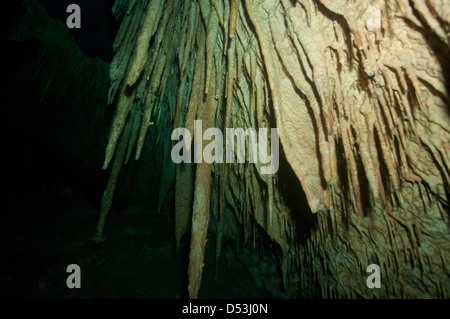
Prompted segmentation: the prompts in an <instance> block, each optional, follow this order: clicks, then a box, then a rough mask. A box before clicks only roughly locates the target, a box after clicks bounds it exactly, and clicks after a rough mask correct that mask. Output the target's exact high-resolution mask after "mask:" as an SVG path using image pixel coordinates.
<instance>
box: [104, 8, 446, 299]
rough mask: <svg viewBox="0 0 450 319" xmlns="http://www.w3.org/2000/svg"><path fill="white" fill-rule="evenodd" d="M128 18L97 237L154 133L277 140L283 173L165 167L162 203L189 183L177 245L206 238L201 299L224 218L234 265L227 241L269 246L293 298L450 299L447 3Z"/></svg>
mask: <svg viewBox="0 0 450 319" xmlns="http://www.w3.org/2000/svg"><path fill="white" fill-rule="evenodd" d="M113 9H114V14H115V15H116V16H117V17H121V16H123V20H122V23H121V27H120V30H119V32H118V34H117V37H116V41H115V43H114V50H115V56H114V58H113V61H112V63H111V66H110V80H111V83H110V90H109V103H111V104H113V105H114V107H115V108H116V114H115V117H114V121H113V125H112V129H111V134H110V139H109V142H108V144H107V147H106V158H105V163H104V168H105V169H106V168H107V167H108V166H109V165H110V164H111V163H112V171H111V177H110V180H109V183H108V186H107V188H106V191H105V194H104V197H103V200H102V211H101V218H100V221H99V225H98V232H97V238H98V239H99V240H101V239H102V237H103V230H104V221H105V219H106V216H107V213H108V211H109V209H110V207H111V203H112V198H113V194H114V188H115V184H116V182H117V176H118V172H119V171H120V169H121V167H122V164H123V162H126V161H128V160H129V158H130V156H131V153H132V152H134V154H135V155H134V157H135V158H136V159H138V158H139V157H140V152H141V149H142V146H143V145H144V143H145V138H146V133H147V130H148V128H149V126H150V125H155V126H156V127H157V128H160V129H159V131H158V143H161V145H166V144H170V143H171V139H170V134H171V130H172V128H176V127H186V128H187V129H189V130H190V132H193V131H194V120H202V121H203V129H206V128H208V127H216V128H220V129H221V130H225V128H227V127H236V128H237V127H239V128H243V129H247V128H256V129H258V128H273V127H277V128H278V130H279V136H280V142H281V147H280V148H281V152H280V157H281V158H280V170H279V172H277V173H276V174H273V175H263V174H260V173H259V171H260V170H259V168H260V167H259V166H260V164H258V163H256V164H253V163H249V162H246V163H244V164H231V163H228V164H226V163H223V164H220V163H213V164H208V163H206V162H202V163H198V164H179V166H177V168H176V174H173V173H171V172H172V171H173V169H172V168H171V167H170V166H171V165H173V163H171V159H170V152H165V155H164V158H163V159H161V160H163V161H165V162H164V163H165V164H164V170H163V172H162V174H164V178H162V181H163V183H162V185H161V188H160V192H161V193H160V194H159V198H160V201H161V202H162V201H164V198H165V196H166V193H167V192H169V189H170V185H171V184H172V183H173V181H174V178H175V183H176V186H175V189H176V196H175V216H176V222H175V230H174V234H176V239H177V241H178V242H179V240H180V239H181V237H182V236H183V234H184V233H186V232H187V231H188V230H189V229H190V238H191V239H190V240H191V252H190V263H189V269H188V275H189V293H190V296H191V297H192V298H195V297H196V296H197V293H198V290H199V289H200V284H201V276H202V268H203V266H204V265H203V258H204V249H205V244H206V233H207V231H208V226H209V225H210V224H211V222H212V221H214V225H216V226H215V230H214V231H215V233H216V238H217V241H216V242H217V247H216V251H217V255H218V256H219V255H220V252H221V245H222V243H223V242H224V240H225V239H227V238H228V239H229V238H232V239H233V240H235V241H239V242H240V243H242V245H246V246H248V247H253V248H255V249H256V248H257V247H260V246H262V245H263V244H262V243H263V242H264V240H263V239H264V238H266V237H267V236H269V238H270V240H269V241H270V243H271V246H270V247H272V248H271V249H272V251H274V252H275V253H274V254H275V255H276V256H277V258H278V261H279V269H280V272H281V274H282V278H283V280H282V282H283V285H284V289H285V291H298V296H299V297H322V298H357V297H364V298H373V297H383V298H386V297H396V298H402V297H403V298H429V297H431V298H435V297H437V298H448V294H449V292H450V280H449V275H450V268H449V267H450V260H449V259H450V232H449V194H450V186H449V182H450V170H449V169H450V166H449V165H450V158H449V154H450V104H449V96H448V83H449V82H448V81H449V80H448V60H447V55H448V54H449V45H450V38H449V36H448V34H449V32H450V25H449V23H450V11H449V10H450V9H449V8H448V6H446V4H445V2H444V1H438V0H409V1H407V0H389V1H379V0H362V1H350V0H340V1H332V0H297V1H289V0H276V1H275V0H230V1H228V0H186V1H185V0H167V1H163V0H117V1H116V3H115V6H114V8H113ZM247 151H248V150H247ZM141 160H142V159H141ZM193 165H195V166H196V167H195V171H194V167H193ZM174 176H175V177H174ZM302 198H304V199H305V203H307V205H305V204H302V200H303V199H302ZM159 205H161V203H159ZM189 221H190V222H189ZM211 228H212V227H211ZM236 234H237V236H236ZM265 248H268V247H267V245H266V246H265ZM268 249H270V248H268ZM370 264H378V265H379V266H380V267H381V273H382V287H381V288H380V289H369V288H368V287H367V286H366V284H365V279H366V277H367V273H366V268H367V266H368V265H370ZM205 267H212V265H205Z"/></svg>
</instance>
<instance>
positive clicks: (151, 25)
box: [127, 0, 164, 86]
mask: <svg viewBox="0 0 450 319" xmlns="http://www.w3.org/2000/svg"><path fill="white" fill-rule="evenodd" d="M163 4H164V1H162V0H152V1H151V2H150V4H149V5H148V8H147V13H146V16H145V19H144V23H143V24H142V27H141V31H140V34H139V37H138V39H137V43H136V48H135V49H134V54H133V57H132V58H131V62H130V64H131V66H130V70H129V72H128V76H127V85H129V86H132V85H133V84H134V83H136V81H137V79H138V77H139V75H140V74H141V72H142V70H143V69H144V66H145V63H146V62H147V56H148V46H149V43H150V39H151V37H153V35H154V34H155V32H156V30H157V25H158V22H159V19H160V17H161V13H162V12H163V10H162V5H163Z"/></svg>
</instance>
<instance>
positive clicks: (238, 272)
mask: <svg viewBox="0 0 450 319" xmlns="http://www.w3.org/2000/svg"><path fill="white" fill-rule="evenodd" d="M6 202H7V207H6V210H5V209H2V211H3V212H2V214H1V217H0V218H1V226H0V227H1V233H0V249H1V251H2V253H1V255H0V269H1V272H0V287H1V289H0V297H1V298H27V299H29V298H30V299H110V298H126V299H138V298H171V299H172V298H187V297H188V294H187V288H186V287H187V262H188V253H189V252H188V242H186V241H185V242H183V243H182V244H181V245H180V249H179V251H178V254H177V255H176V256H175V247H174V246H175V245H174V242H173V239H172V226H171V223H170V222H168V219H167V218H165V217H164V216H159V217H158V216H157V215H156V213H154V212H152V211H148V210H147V211H146V210H145V209H143V208H139V207H129V208H127V209H124V210H114V209H113V210H112V211H111V212H110V215H109V218H108V222H107V225H106V229H105V236H106V241H105V242H104V243H103V245H102V247H98V246H97V247H95V246H93V245H92V244H91V241H90V238H91V237H92V236H93V234H94V231H95V226H96V222H97V218H98V214H99V207H96V206H92V205H89V204H88V202H87V201H86V200H84V199H83V196H79V195H78V194H74V193H73V192H72V191H71V190H70V189H64V188H62V189H58V190H56V191H55V190H50V191H49V190H43V191H41V192H40V193H39V195H38V196H34V198H26V197H25V198H22V199H21V200H17V199H13V198H9V200H6ZM214 249H215V248H214V241H213V240H209V241H208V244H207V246H206V254H205V255H206V256H205V267H204V269H203V270H204V272H203V280H202V285H201V287H200V291H199V295H198V297H199V298H218V299H219V298H227V299H228V298H236V299H239V298H271V295H270V294H269V293H268V292H267V291H266V290H265V289H264V288H261V287H258V286H257V285H256V284H255V282H254V281H253V279H252V278H251V276H250V274H249V272H248V271H247V270H246V269H245V267H244V265H243V264H241V263H239V262H233V263H227V262H222V260H221V262H220V263H219V271H218V275H217V278H215V257H214ZM222 255H223V254H222ZM70 264H78V265H79V266H80V268H81V288H80V289H69V288H67V286H66V279H67V277H68V276H69V275H70V274H69V273H67V272H66V268H67V266H68V265H70Z"/></svg>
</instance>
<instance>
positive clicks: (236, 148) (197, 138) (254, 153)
mask: <svg viewBox="0 0 450 319" xmlns="http://www.w3.org/2000/svg"><path fill="white" fill-rule="evenodd" d="M202 132H203V129H202V121H201V120H196V121H194V141H193V142H194V143H193V144H194V148H193V152H194V153H193V155H194V163H202V161H204V162H206V163H209V164H212V163H213V162H215V163H224V162H226V163H234V162H235V159H236V160H237V161H236V162H237V163H245V160H246V149H247V147H246V141H247V140H248V161H249V162H250V163H258V164H260V165H257V167H258V168H259V169H260V173H261V174H275V173H276V172H278V167H279V163H280V161H279V145H280V141H279V136H278V129H277V128H272V129H270V154H268V137H267V135H268V129H267V128H260V129H259V130H258V133H257V131H256V129H255V128H248V129H246V130H244V129H242V128H227V129H226V132H225V141H226V142H225V143H226V144H225V145H226V146H225V154H223V149H224V144H223V142H224V137H223V134H222V131H221V130H220V129H218V128H208V129H206V130H205V131H204V132H203V134H202ZM180 137H181V140H180V141H179V142H178V143H177V144H175V145H174V146H173V148H172V153H171V157H172V161H173V162H174V163H176V164H180V163H191V161H192V153H191V151H192V149H191V146H192V135H191V132H190V131H189V130H188V129H186V128H176V129H174V130H173V132H172V136H171V139H172V140H178V139H180ZM213 138H214V141H211V140H212V139H213ZM247 138H248V139H247ZM203 141H211V142H209V143H208V144H207V145H206V146H205V147H203ZM235 141H236V143H235Z"/></svg>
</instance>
